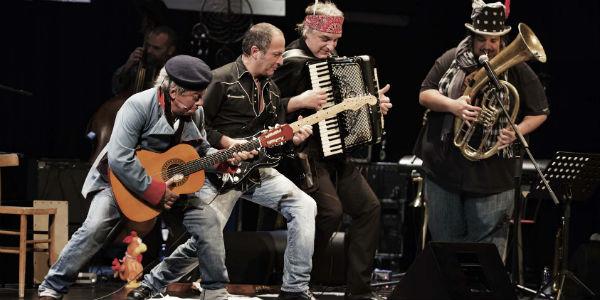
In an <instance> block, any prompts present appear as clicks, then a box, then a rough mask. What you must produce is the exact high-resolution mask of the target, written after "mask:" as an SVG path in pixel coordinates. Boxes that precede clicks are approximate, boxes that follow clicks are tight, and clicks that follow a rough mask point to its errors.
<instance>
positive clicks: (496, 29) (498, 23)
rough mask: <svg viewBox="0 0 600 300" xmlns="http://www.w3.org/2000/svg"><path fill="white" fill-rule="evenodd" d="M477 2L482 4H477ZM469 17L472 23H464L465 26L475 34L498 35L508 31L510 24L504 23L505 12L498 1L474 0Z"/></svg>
mask: <svg viewBox="0 0 600 300" xmlns="http://www.w3.org/2000/svg"><path fill="white" fill-rule="evenodd" d="M479 3H480V4H482V5H481V6H479ZM471 19H472V20H473V23H472V24H469V23H465V27H467V28H468V29H469V30H471V31H472V32H474V33H477V34H482V35H494V36H500V35H505V34H507V33H508V32H509V31H510V26H506V25H504V22H505V21H506V12H505V11H504V5H502V3H500V2H495V3H490V4H485V3H482V2H481V1H475V2H474V3H473V13H472V14H471Z"/></svg>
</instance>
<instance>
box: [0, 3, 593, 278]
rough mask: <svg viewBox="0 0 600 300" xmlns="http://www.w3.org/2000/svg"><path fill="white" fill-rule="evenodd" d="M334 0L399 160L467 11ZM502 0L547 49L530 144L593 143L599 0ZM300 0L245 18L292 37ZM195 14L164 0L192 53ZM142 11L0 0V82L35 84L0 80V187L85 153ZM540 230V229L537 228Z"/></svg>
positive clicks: (552, 219)
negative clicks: (381, 106) (13, 163)
mask: <svg viewBox="0 0 600 300" xmlns="http://www.w3.org/2000/svg"><path fill="white" fill-rule="evenodd" d="M336 2H337V5H338V6H339V8H340V9H342V10H343V11H344V12H345V13H346V22H345V24H344V34H343V39H342V40H341V41H340V43H339V44H338V50H339V52H340V53H341V54H343V55H348V56H353V55H361V54H369V55H371V56H373V57H374V58H375V59H376V61H377V64H378V71H379V78H380V81H381V83H382V84H384V83H390V84H391V85H392V89H391V90H390V92H389V93H388V95H389V96H390V98H391V99H392V103H393V104H394V108H393V110H392V111H391V113H390V115H389V116H388V117H387V118H386V130H387V143H386V154H387V155H386V157H385V159H384V160H385V161H390V162H397V161H398V159H400V158H401V157H402V156H404V155H408V154H410V153H411V149H412V147H413V143H414V140H415V137H416V135H417V133H418V131H419V128H420V124H421V116H422V112H423V111H424V109H423V108H422V107H421V106H420V105H419V104H418V91H419V87H420V83H421V81H422V80H423V78H424V77H425V75H426V73H427V72H428V70H429V68H430V67H431V66H432V64H433V62H434V60H435V59H436V58H437V57H438V56H439V55H441V54H442V53H443V52H444V51H445V50H447V49H448V48H451V47H454V46H456V44H457V43H458V42H459V41H460V40H461V39H462V38H463V37H464V36H465V33H466V29H465V27H464V25H463V24H464V23H465V22H468V21H469V20H470V19H469V15H470V12H471V2H470V1H469V0H460V1H456V0H453V1H434V0H406V1H383V0H373V1H364V0H360V1H358V0H352V1H349V0H344V1H341V0H340V1H336ZM511 2H512V3H511V11H510V16H509V20H508V22H509V25H511V26H512V27H513V30H512V31H511V33H510V40H512V39H513V38H514V36H515V35H516V34H517V29H516V26H517V24H518V22H524V23H526V24H528V25H529V26H530V27H531V28H532V29H533V31H534V32H535V33H536V35H537V36H538V37H539V39H540V40H541V42H542V44H543V46H544V48H545V50H546V54H547V56H548V62H547V63H545V64H541V63H539V62H530V65H531V66H532V67H533V69H534V70H535V71H536V72H537V73H538V75H539V77H540V78H541V80H542V83H543V84H544V86H545V88H546V94H547V96H548V101H549V103H550V110H551V114H550V116H549V119H548V120H547V121H546V123H545V124H543V125H542V127H541V128H540V129H538V130H537V131H536V132H535V133H534V134H532V135H531V139H530V141H531V143H530V144H531V149H532V152H533V154H534V155H535V156H536V158H538V159H542V158H546V159H548V158H551V157H552V154H553V153H554V152H556V151H575V152H600V134H599V133H598V130H599V129H600V118H598V116H597V115H598V113H597V112H598V111H599V109H600V101H598V100H599V99H598V98H599V97H598V82H597V81H598V79H597V77H598V76H597V71H598V68H599V66H600V64H599V58H598V53H599V52H600V1H597V0H592V1H590V0H571V1H561V2H559V1H543V0H513V1H511ZM307 5H308V1H299V0H290V1H286V16H285V17H269V16H254V17H253V21H254V23H257V22H262V21H265V22H270V23H273V24H274V25H276V26H278V27H280V28H281V29H282V30H283V31H284V33H285V35H286V41H287V42H290V41H292V40H293V39H295V38H296V37H297V34H296V33H295V32H294V29H293V28H294V25H295V23H297V22H299V21H301V20H302V18H303V16H304V13H303V11H304V8H305V7H306V6H307ZM204 17H205V16H202V15H201V14H200V13H198V12H189V11H179V10H170V11H168V18H169V23H170V24H171V26H172V27H173V28H174V29H175V30H176V31H177V33H178V34H179V35H180V41H179V53H186V54H194V53H196V51H197V50H198V49H197V47H196V46H194V45H192V44H190V42H192V41H193V40H192V39H191V36H192V34H191V32H192V27H193V26H194V24H196V23H197V22H198V21H199V20H201V19H202V18H204ZM140 19H141V17H140V14H139V13H138V11H137V10H136V9H135V7H134V5H133V2H132V1H131V0H120V1H117V0H112V1H109V0H104V1H92V3H91V4H79V3H62V2H53V1H13V0H8V1H2V3H1V4H0V28H2V29H3V30H2V41H3V42H2V43H1V44H0V61H1V64H0V67H1V68H0V84H2V85H7V86H10V87H14V88H18V89H23V90H27V91H30V92H32V93H33V94H34V96H33V97H25V96H20V95H17V94H14V93H11V92H7V91H4V90H0V152H17V153H20V154H21V155H22V156H21V158H22V161H23V162H24V166H23V167H21V168H18V169H17V168H13V170H10V169H7V170H8V172H4V174H6V175H8V176H4V179H3V181H4V187H5V191H6V192H5V194H4V195H5V197H4V198H5V199H6V198H7V197H8V198H11V199H23V198H24V197H25V198H28V200H31V199H33V198H34V197H35V196H36V195H35V192H32V191H31V190H29V191H27V186H28V185H27V184H25V182H34V183H33V184H29V187H30V188H31V186H32V185H33V186H35V185H37V184H36V183H35V178H34V179H32V177H35V176H34V175H31V174H32V172H35V162H36V161H37V160H39V159H59V160H82V161H86V160H88V158H89V155H90V154H91V142H90V141H89V140H88V139H87V138H86V133H87V130H86V128H87V124H88V121H89V119H90V118H91V116H92V114H93V113H94V112H95V111H96V109H97V108H98V107H99V106H100V105H101V104H102V103H104V102H105V101H106V100H108V99H109V98H111V96H112V95H111V91H110V84H111V76H112V73H113V71H114V70H115V69H116V68H117V67H118V66H120V65H121V64H123V63H124V62H125V60H126V59H127V57H128V56H129V54H130V52H131V51H132V50H133V49H134V48H135V47H137V46H140V45H141V44H142V34H141V33H140ZM202 20H205V19H202ZM234 27H235V26H232V28H234ZM206 42H208V44H206ZM204 43H205V44H204V46H205V47H206V49H208V50H209V52H208V56H202V58H203V59H205V60H206V61H207V63H208V64H209V65H210V66H211V67H213V68H216V67H218V66H220V65H222V64H224V63H227V62H228V61H227V57H230V58H233V57H235V56H237V55H238V54H239V53H240V51H239V48H240V46H239V43H232V44H229V45H223V44H221V43H218V42H211V41H204ZM216 53H220V54H221V56H215V54H216ZM377 157H378V156H377V155H376V156H375V159H376V160H377ZM28 162H29V163H28ZM32 165H33V168H32ZM81 175H83V174H81ZM24 195H26V196H24ZM595 200H598V199H595ZM597 202H598V201H595V202H591V203H588V204H586V205H585V206H583V205H580V206H581V207H579V208H577V207H575V210H577V209H579V210H580V213H579V216H580V217H579V218H577V219H576V220H575V221H574V226H575V227H577V229H574V230H575V231H576V232H575V234H574V235H573V236H572V237H573V239H574V240H576V241H578V242H581V241H583V240H585V239H586V238H587V237H588V236H589V233H591V232H594V231H600V228H598V227H599V226H598V221H597V219H598V215H599V214H598V211H599V209H598V206H599V205H598V204H597ZM546 204H547V203H546ZM590 208H591V209H590ZM546 211H550V212H551V213H550V214H549V215H548V216H547V224H550V225H549V227H547V228H538V229H536V230H539V231H536V230H534V232H533V233H531V235H532V236H535V237H536V238H537V239H536V240H531V241H530V242H529V243H531V244H534V246H532V248H533V249H534V250H533V251H535V253H542V256H544V257H545V261H544V262H542V263H544V264H547V263H551V262H548V260H549V259H550V257H551V253H552V252H551V251H552V249H551V248H552V247H553V243H552V234H553V233H554V232H555V229H556V225H557V218H558V215H559V211H557V210H556V209H554V208H553V207H552V205H547V209H546ZM594 220H596V221H594ZM527 230H528V229H525V231H527ZM538 232H545V233H546V234H545V237H546V238H545V239H542V236H540V235H536V234H537V233H538ZM534 241H539V243H538V242H534ZM525 243H528V242H525ZM538 267H539V266H538Z"/></svg>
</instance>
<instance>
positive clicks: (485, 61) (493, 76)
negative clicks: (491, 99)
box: [479, 54, 502, 91]
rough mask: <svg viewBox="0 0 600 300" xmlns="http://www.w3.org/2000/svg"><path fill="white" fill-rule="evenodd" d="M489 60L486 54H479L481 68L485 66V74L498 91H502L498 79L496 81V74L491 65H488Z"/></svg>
mask: <svg viewBox="0 0 600 300" xmlns="http://www.w3.org/2000/svg"><path fill="white" fill-rule="evenodd" d="M489 61H490V59H489V58H488V56H487V54H483V55H481V56H479V63H480V64H482V65H483V68H485V72H486V73H487V76H488V77H489V78H490V80H491V81H492V82H493V83H494V85H495V86H496V88H497V89H498V91H502V88H501V86H500V81H498V76H496V73H494V70H492V66H490V63H489Z"/></svg>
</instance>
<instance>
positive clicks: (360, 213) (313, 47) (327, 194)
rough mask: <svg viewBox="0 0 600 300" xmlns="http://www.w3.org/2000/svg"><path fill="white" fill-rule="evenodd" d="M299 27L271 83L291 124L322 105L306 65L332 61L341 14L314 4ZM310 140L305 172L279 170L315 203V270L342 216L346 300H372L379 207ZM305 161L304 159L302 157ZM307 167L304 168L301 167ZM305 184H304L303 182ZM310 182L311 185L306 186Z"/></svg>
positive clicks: (340, 162)
mask: <svg viewBox="0 0 600 300" xmlns="http://www.w3.org/2000/svg"><path fill="white" fill-rule="evenodd" d="M305 12H306V17H305V18H304V21H303V22H302V23H300V24H298V26H297V29H298V32H299V33H300V35H301V37H300V38H299V39H297V40H295V41H293V42H292V43H290V44H289V45H288V46H287V47H286V53H285V54H284V61H283V65H282V66H281V67H280V68H279V69H277V71H276V72H275V75H274V76H273V79H274V80H275V82H276V83H277V85H278V86H279V88H280V90H281V97H282V100H283V101H284V102H287V103H288V104H287V111H288V112H290V113H291V112H295V113H293V114H290V116H291V118H292V119H293V118H296V115H303V116H307V115H310V114H313V113H314V112H315V111H316V110H319V109H320V108H321V107H322V106H323V104H325V103H326V95H325V91H324V90H322V89H313V88H312V87H311V83H310V79H309V78H310V77H309V75H308V70H307V68H306V62H308V61H311V60H320V59H325V58H327V57H329V56H335V55H337V53H336V51H335V48H336V46H337V43H338V41H339V39H340V38H341V37H342V24H343V22H344V16H343V13H342V12H341V11H340V10H339V9H338V8H337V7H336V6H335V4H333V3H330V2H317V3H316V4H314V5H310V6H308V7H307V8H306V10H305ZM388 90H389V85H387V86H385V87H384V88H383V89H381V90H380V91H379V95H380V102H381V105H380V107H381V111H382V112H383V113H384V114H387V112H388V110H389V109H390V108H391V106H392V104H391V103H390V100H389V98H388V97H386V96H385V95H384V93H385V92H387V91H388ZM315 135H316V136H317V138H309V139H308V141H307V146H306V147H305V149H303V150H302V153H301V154H299V155H298V156H304V157H306V158H305V159H306V160H307V161H308V165H309V168H310V170H311V171H310V174H309V172H308V170H304V169H303V168H301V167H299V166H301V165H302V163H299V162H300V160H299V158H296V159H295V161H288V162H286V163H285V164H284V165H285V166H283V165H282V167H281V168H280V170H282V171H283V170H285V171H286V175H288V176H289V177H290V179H292V180H294V182H295V183H296V184H297V185H298V186H300V187H301V188H302V189H303V190H304V191H306V192H308V193H309V195H311V196H312V197H313V198H314V199H315V201H316V202H317V219H316V232H315V255H314V257H313V260H314V263H315V264H321V263H327V260H326V257H325V255H324V254H325V250H326V249H327V248H328V247H329V246H330V240H331V238H332V236H333V233H334V232H335V231H336V230H337V229H338V228H339V226H340V225H341V222H342V217H343V214H344V213H345V214H348V215H349V216H351V217H352V224H351V226H350V229H349V231H348V234H347V235H346V239H347V241H346V242H347V245H348V247H347V258H346V299H352V300H359V299H376V298H379V296H377V295H376V294H375V293H373V292H372V290H371V286H370V281H371V272H372V268H373V260H374V256H375V250H376V249H377V244H378V241H379V239H378V237H379V224H380V210H381V208H380V204H379V200H378V199H377V196H376V195H375V193H374V192H373V190H372V189H371V187H370V186H369V184H368V183H367V181H366V180H365V178H364V177H363V176H362V175H361V174H360V172H359V171H358V169H357V168H356V166H355V165H354V164H353V163H352V162H350V161H349V160H348V159H347V157H345V156H344V155H338V156H334V157H329V158H323V157H322V155H321V148H322V146H321V141H320V139H319V138H318V136H319V135H318V134H315ZM305 155H306V156H305ZM304 165H305V166H306V164H304ZM307 179H308V180H307ZM308 181H311V182H312V184H306V182H308Z"/></svg>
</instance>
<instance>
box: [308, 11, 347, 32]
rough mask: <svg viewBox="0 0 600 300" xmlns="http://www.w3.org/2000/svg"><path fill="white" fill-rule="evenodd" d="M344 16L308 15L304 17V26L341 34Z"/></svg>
mask: <svg viewBox="0 0 600 300" xmlns="http://www.w3.org/2000/svg"><path fill="white" fill-rule="evenodd" d="M343 23H344V17H340V16H325V15H308V16H306V18H304V26H308V28H311V29H314V30H318V31H321V32H327V33H333V34H341V33H342V24H343Z"/></svg>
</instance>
